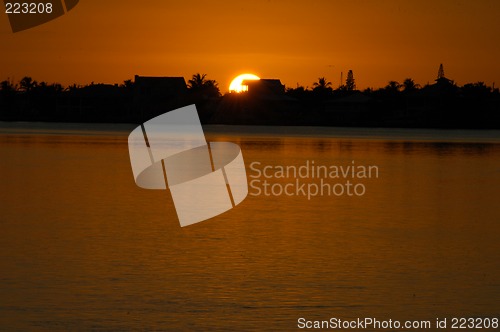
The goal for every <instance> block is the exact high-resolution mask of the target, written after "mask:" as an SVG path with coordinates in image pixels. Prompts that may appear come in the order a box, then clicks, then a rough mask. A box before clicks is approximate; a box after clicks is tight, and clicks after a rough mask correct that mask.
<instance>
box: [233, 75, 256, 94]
mask: <svg viewBox="0 0 500 332" xmlns="http://www.w3.org/2000/svg"><path fill="white" fill-rule="evenodd" d="M250 80H254V81H255V80H260V77H258V76H257V75H254V74H242V75H239V76H237V77H236V78H234V79H233V80H232V81H231V84H230V85H229V92H243V91H247V90H248V85H244V84H243V81H250Z"/></svg>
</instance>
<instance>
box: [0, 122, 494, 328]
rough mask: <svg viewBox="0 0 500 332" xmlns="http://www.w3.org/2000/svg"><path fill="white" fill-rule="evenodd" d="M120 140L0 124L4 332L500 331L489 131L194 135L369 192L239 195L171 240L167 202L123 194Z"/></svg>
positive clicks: (69, 128)
mask: <svg viewBox="0 0 500 332" xmlns="http://www.w3.org/2000/svg"><path fill="white" fill-rule="evenodd" d="M131 129H133V127H132V126H128V125H120V126H112V127H110V126H108V125H88V126H86V125H61V124H8V123H3V124H1V125H0V133H1V134H0V160H1V163H0V171H1V173H0V174H1V177H0V188H1V191H0V206H1V216H0V330H8V331H13V330H50V331H54V330H61V331H66V330H92V329H94V330H105V331H108V330H109V331H118V330H170V331H181V330H198V331H204V330H218V331H224V330H226V331H246V330H250V331H276V330H293V329H296V328H297V319H298V318H299V317H304V318H306V319H308V320H327V319H330V318H331V317H337V318H340V319H343V320H348V319H352V318H357V317H360V318H364V317H375V318H378V319H381V320H382V319H393V320H401V321H403V320H410V319H419V320H431V321H434V320H435V318H437V317H440V318H443V317H448V318H451V317H498V316H499V313H500V302H499V301H498V299H499V298H500V266H499V264H498V262H499V261H500V241H498V239H499V235H500V223H499V221H500V209H499V206H498V199H499V197H500V133H499V132H498V131H484V132H477V131H438V130H385V129H339V128H272V127H269V128H265V127H224V126H212V127H205V130H206V131H207V137H208V139H209V140H220V141H232V142H235V143H238V144H239V145H240V146H241V148H242V151H243V156H244V159H245V163H246V166H247V171H248V174H249V175H250V174H254V173H253V172H252V170H251V169H250V164H251V163H252V162H256V161H258V162H260V163H261V164H260V165H262V166H263V165H269V166H279V165H284V166H285V165H292V166H297V167H298V166H301V165H304V164H305V163H306V162H307V161H314V162H315V163H316V164H317V165H349V164H352V163H353V162H354V163H355V164H356V165H376V166H377V167H378V169H379V176H378V178H372V179H362V180H359V179H358V180H356V181H358V182H362V183H363V185H364V186H365V188H366V192H365V194H364V195H362V196H347V195H343V196H338V197H337V196H322V197H319V196H315V197H312V198H311V199H310V200H308V199H307V197H304V196H285V195H282V196H272V195H271V196H264V195H260V196H253V195H249V196H248V197H247V198H246V200H245V201H243V203H241V205H239V206H238V207H237V208H235V209H233V210H231V211H229V212H226V213H225V214H223V215H220V216H218V217H215V218H213V219H211V220H208V221H205V222H202V223H200V224H197V225H193V226H189V227H186V228H180V227H179V224H178V220H177V216H176V213H175V208H174V206H173V203H172V200H171V197H170V194H169V193H168V192H167V191H154V190H143V189H140V188H138V187H137V186H136V185H135V183H134V181H133V178H132V174H131V170H130V164H129V159H128V151H127V141H126V139H127V135H128V133H129V131H130V130H131ZM273 181H274V183H278V184H281V185H284V184H286V183H288V182H290V179H274V180H273ZM314 181H315V180H309V182H314ZM328 181H330V180H328ZM331 181H333V180H331ZM251 192H252V190H251Z"/></svg>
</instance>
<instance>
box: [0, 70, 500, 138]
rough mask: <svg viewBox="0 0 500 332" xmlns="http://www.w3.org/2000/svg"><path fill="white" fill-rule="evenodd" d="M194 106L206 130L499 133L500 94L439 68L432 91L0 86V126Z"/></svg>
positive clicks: (137, 118)
mask: <svg viewBox="0 0 500 332" xmlns="http://www.w3.org/2000/svg"><path fill="white" fill-rule="evenodd" d="M193 103H194V104H196V105H197V108H198V111H199V114H200V118H201V121H202V123H206V124H207V123H209V124H246V125H318V126H365V127H410V128H413V127H415V128H416V127H419V128H478V129H481V128H484V129H500V93H499V90H498V88H496V89H495V88H494V87H490V86H487V85H486V84H485V83H484V82H475V83H467V84H464V85H463V86H458V85H457V84H455V82H454V81H453V80H450V79H448V78H446V76H445V74H444V69H443V67H442V65H441V66H440V68H439V70H438V76H437V79H436V80H435V82H434V83H433V84H426V85H424V86H420V85H419V84H417V83H416V82H415V81H414V80H413V79H412V78H405V79H404V80H403V81H402V83H399V82H397V81H394V80H393V81H389V82H388V83H387V85H386V86H385V87H382V88H378V89H373V88H368V89H365V90H363V91H359V90H357V88H356V81H355V79H354V74H353V72H352V70H349V71H348V74H347V78H346V80H345V82H343V84H341V85H340V86H339V87H338V88H336V89H335V88H333V86H332V83H331V82H330V81H328V79H327V78H326V77H319V78H318V80H317V81H316V82H313V83H312V88H309V87H304V86H300V85H298V84H297V86H296V87H295V88H291V87H288V88H286V89H285V87H284V85H282V84H281V82H280V81H279V80H277V79H263V80H260V81H255V82H252V83H251V84H249V90H248V91H247V92H244V93H239V94H238V93H227V94H225V95H223V96H222V95H221V93H220V89H219V87H218V84H217V82H216V81H215V80H212V79H208V78H207V75H206V74H201V73H196V74H194V75H193V76H192V77H191V78H190V79H189V80H188V81H187V82H186V81H185V80H184V78H182V77H141V76H136V77H135V80H131V79H129V80H126V81H124V82H123V83H122V84H101V83H99V84H95V83H93V82H92V83H91V84H89V85H85V86H79V85H76V84H73V85H70V86H67V87H64V86H62V85H61V84H58V83H47V82H38V81H36V80H34V79H33V78H31V77H29V76H26V77H23V78H22V79H21V80H19V81H18V82H13V81H12V80H10V79H7V80H4V81H2V82H0V121H52V122H122V123H141V122H144V121H147V120H148V119H151V118H153V117H155V116H157V115H159V114H162V113H164V112H165V111H168V110H172V109H175V108H178V107H182V106H186V105H190V104H193Z"/></svg>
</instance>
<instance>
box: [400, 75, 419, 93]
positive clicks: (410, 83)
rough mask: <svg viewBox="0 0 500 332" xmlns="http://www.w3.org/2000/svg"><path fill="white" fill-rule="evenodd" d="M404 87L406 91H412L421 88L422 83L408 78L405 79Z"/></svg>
mask: <svg viewBox="0 0 500 332" xmlns="http://www.w3.org/2000/svg"><path fill="white" fill-rule="evenodd" d="M402 87H403V91H404V92H411V91H415V90H417V89H419V88H420V84H416V83H415V81H414V80H413V79H411V78H407V79H405V80H404V81H403V84H402Z"/></svg>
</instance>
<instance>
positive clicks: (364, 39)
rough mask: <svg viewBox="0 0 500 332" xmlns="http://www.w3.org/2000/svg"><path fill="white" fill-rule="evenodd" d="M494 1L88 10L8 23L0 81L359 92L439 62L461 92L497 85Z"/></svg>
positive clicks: (173, 4) (428, 77) (117, 4)
mask: <svg viewBox="0 0 500 332" xmlns="http://www.w3.org/2000/svg"><path fill="white" fill-rule="evenodd" d="M498 17H500V1H497V0H490V1H486V0H477V1H467V0H449V1H444V0H443V1H439V0H434V1H433V0H430V1H426V0H420V1H413V0H412V1H389V0H388V1H382V0H363V1H362V0H350V1H348V0H343V1H335V0H324V1H314V0H311V1H293V0H286V1H285V0H252V1H217V0H212V1H208V0H205V1H201V0H191V1H165V0H149V1H141V2H139V1H128V0H103V1H98V0H82V1H80V4H79V5H78V6H77V7H75V8H74V9H73V10H72V11H70V12H69V13H67V14H66V15H64V16H63V17H60V18H58V19H56V20H54V21H52V22H49V23H47V24H45V25H42V26H39V27H36V28H34V29H30V30H26V31H23V32H19V33H16V34H13V33H12V32H11V30H10V27H9V24H8V19H7V15H6V14H4V13H3V10H2V13H0V45H1V46H0V61H1V62H0V80H3V79H6V78H7V77H10V78H11V79H14V80H16V81H18V80H19V79H20V78H22V77H23V76H26V75H29V76H32V77H33V78H34V79H36V80H39V81H40V80H44V81H48V82H54V81H57V82H61V83H63V84H65V85H66V84H70V83H79V84H87V83H90V82H91V81H94V82H96V83H97V82H104V83H120V82H122V81H123V80H125V79H128V78H133V76H134V74H139V75H154V76H184V77H185V78H186V80H187V79H188V78H189V77H190V76H191V75H192V74H194V73H196V72H201V73H207V74H208V78H210V79H215V80H217V81H218V82H219V85H220V87H221V91H222V92H226V91H227V90H228V86H229V82H230V80H231V79H232V78H233V77H234V76H236V75H237V74H240V73H243V72H251V73H254V74H257V75H258V76H260V77H263V78H280V79H281V80H282V82H283V83H285V84H286V85H287V86H293V87H294V86H296V84H297V83H299V84H301V85H304V86H312V83H313V82H314V81H315V80H317V78H318V77H320V76H325V77H326V78H327V79H329V80H330V81H332V83H334V86H337V85H338V84H339V81H340V72H341V71H343V72H344V78H345V74H346V72H347V70H349V69H352V70H353V72H354V77H355V79H356V81H357V84H358V88H361V89H362V88H366V87H382V86H384V85H386V84H387V82H388V81H389V80H397V81H400V82H402V81H403V80H404V79H405V78H407V77H412V78H413V79H415V81H416V82H417V83H420V84H422V85H423V84H425V83H427V82H432V81H433V80H434V79H435V77H436V75H437V70H438V67H439V64H440V63H443V64H444V68H445V73H446V76H447V77H449V78H451V79H454V80H455V81H456V82H457V83H458V84H464V83H467V82H476V81H484V82H486V83H487V84H488V85H491V84H492V83H493V82H496V86H497V87H498V86H499V85H500V64H499V61H500V42H499V41H500V38H499V37H498V36H499V35H500V20H499V19H498Z"/></svg>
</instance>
